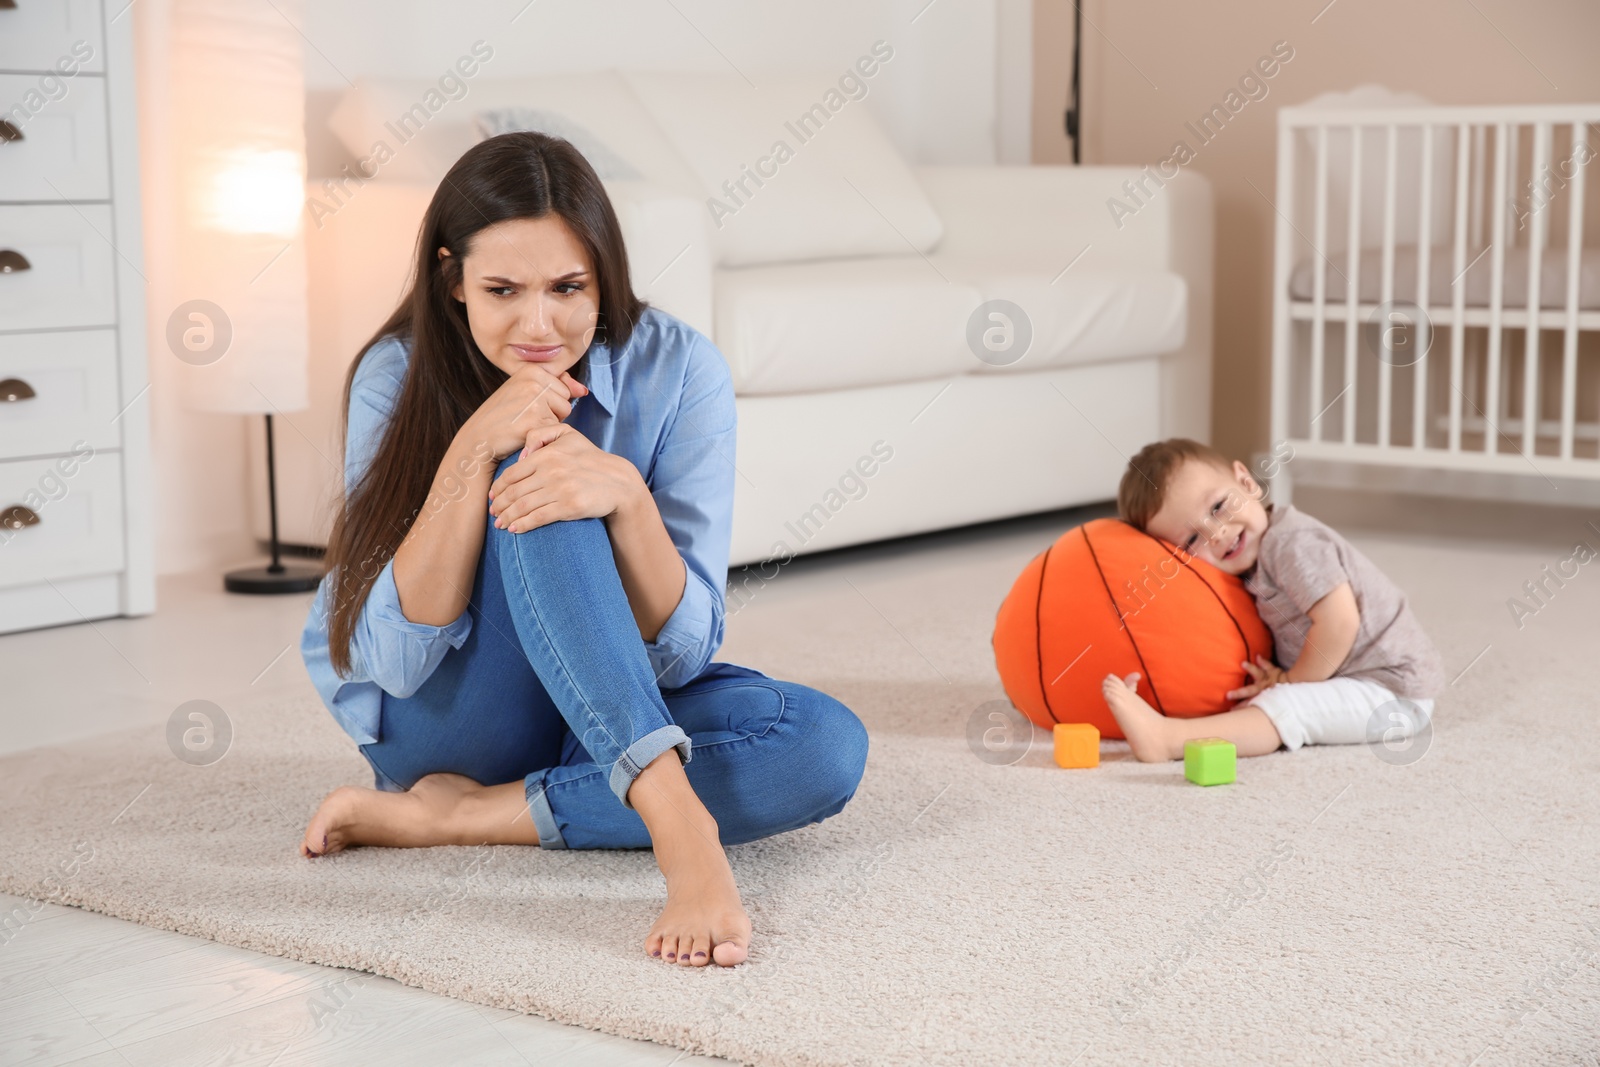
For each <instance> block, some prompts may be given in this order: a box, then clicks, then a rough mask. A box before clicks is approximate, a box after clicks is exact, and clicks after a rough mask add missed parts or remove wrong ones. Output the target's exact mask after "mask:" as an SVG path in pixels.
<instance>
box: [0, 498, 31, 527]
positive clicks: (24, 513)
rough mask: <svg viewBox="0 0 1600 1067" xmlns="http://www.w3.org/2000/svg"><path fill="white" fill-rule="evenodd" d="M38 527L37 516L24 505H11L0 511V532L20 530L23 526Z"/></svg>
mask: <svg viewBox="0 0 1600 1067" xmlns="http://www.w3.org/2000/svg"><path fill="white" fill-rule="evenodd" d="M37 525H39V516H38V514H37V513H36V512H35V511H34V510H33V509H32V508H30V507H28V506H26V505H24V504H12V505H11V506H10V507H9V508H6V509H5V510H4V511H0V530H20V529H22V528H23V527H24V526H37Z"/></svg>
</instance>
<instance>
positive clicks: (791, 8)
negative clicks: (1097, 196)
mask: <svg viewBox="0 0 1600 1067" xmlns="http://www.w3.org/2000/svg"><path fill="white" fill-rule="evenodd" d="M1032 2H1033V0H931V2H930V0H801V2H792V0H672V2H670V3H669V2H668V0H585V2H582V3H571V2H568V3H556V2H553V0H535V2H533V3H529V2H528V0H451V2H448V3H446V2H442V0H314V2H313V3H312V4H311V5H310V9H309V13H308V15H307V17H306V21H305V24H304V25H303V26H301V27H300V29H301V30H302V32H303V35H304V37H305V39H306V42H307V44H306V82H307V89H308V92H309V93H310V95H311V98H312V99H311V104H310V115H311V123H310V126H309V127H308V129H307V140H308V142H309V144H308V150H309V153H310V156H311V160H312V166H313V171H312V172H313V174H322V173H328V172H330V171H331V170H332V169H336V168H329V169H328V170H319V169H318V168H317V163H318V160H319V159H327V158H329V156H330V153H333V152H339V151H342V150H341V149H338V148H337V147H336V146H335V142H334V141H333V138H332V136H331V135H330V134H328V133H327V132H326V131H325V130H323V129H320V128H318V127H319V125H320V120H321V119H322V118H323V117H324V116H325V114H326V108H327V106H328V105H329V103H330V102H331V101H332V100H333V99H334V98H335V97H336V95H337V93H338V92H340V91H342V90H343V89H344V88H345V87H347V86H348V85H349V84H350V83H352V82H353V81H355V80H356V79H358V78H361V77H403V78H419V77H420V78H430V79H432V78H436V77H438V76H439V75H440V74H441V73H443V72H444V70H445V69H446V68H447V67H448V66H449V65H451V64H452V63H454V62H455V60H456V59H457V58H458V57H459V56H461V55H463V54H464V53H466V52H467V51H468V50H469V48H470V47H471V45H472V43H473V42H474V41H476V40H478V39H482V40H485V41H487V42H489V43H490V44H491V45H492V46H493V47H494V49H495V55H494V59H493V62H492V65H491V66H490V67H486V68H485V70H484V74H485V76H488V77H494V78H515V77H527V76H531V75H537V74H545V73H555V72H560V71H563V70H582V69H605V68H611V67H632V68H637V69H646V70H707V71H715V70H730V69H733V70H738V71H741V72H743V73H744V74H745V76H746V77H749V78H751V79H752V80H755V81H757V84H759V78H760V77H761V75H762V74H763V73H764V72H772V73H791V72H797V71H810V70H825V71H831V70H834V69H837V70H838V71H840V72H843V71H844V70H845V68H846V67H847V66H849V65H850V64H852V63H853V62H854V61H855V60H856V59H857V57H859V56H861V55H862V54H864V53H866V52H868V51H869V50H870V49H871V47H872V44H873V42H874V41H876V40H879V39H882V40H885V41H887V42H889V43H890V44H891V45H892V46H893V47H894V49H895V58H894V61H893V63H892V64H890V65H888V66H885V67H884V68H883V71H882V74H881V75H880V76H879V77H878V78H875V79H874V84H873V87H872V92H871V94H870V95H869V96H868V97H867V100H866V104H867V107H868V108H869V109H870V110H871V111H872V113H873V115H874V117H876V118H877V119H878V121H879V122H880V123H881V124H882V125H883V127H884V128H885V130H886V131H887V132H888V134H889V136H890V137H891V138H892V139H893V140H894V142H895V143H896V144H897V146H898V147H899V148H900V150H901V151H902V152H903V153H904V154H905V156H906V157H907V158H908V159H910V160H912V161H915V162H920V163H993V162H995V161H996V160H997V159H1003V160H1005V161H1006V162H1023V161H1024V159H1025V156H1024V157H1023V158H1018V156H1019V155H1021V153H1019V151H1018V144H1017V139H1016V131H1017V130H1018V129H1019V128H1023V129H1025V128H1027V123H1028V118H1027V115H1026V110H1027V108H1028V107H1029V106H1030V104H1031V99H1030V98H1029V97H1028V95H1027V94H1025V93H1019V92H1017V91H1016V90H1017V83H1018V81H1019V79H1026V78H1029V77H1031V72H1030V71H1027V70H1023V69H1020V68H1019V67H1018V66H1017V62H1018V59H1017V57H1018V56H1024V57H1025V56H1027V55H1028V54H1029V53H1030V50H1029V49H1028V48H1026V47H1020V42H1021V41H1022V40H1024V39H1028V38H1031V33H1032V24H1031V18H1025V17H1020V16H1021V14H1022V13H1024V12H1026V11H1027V10H1031V5H1032ZM171 3H172V0H140V3H139V4H137V5H134V7H133V9H132V10H133V15H134V17H135V18H136V19H137V20H138V25H139V38H140V63H141V71H140V75H141V92H142V93H143V94H144V95H143V98H142V99H141V105H140V106H141V138H142V140H143V142H144V147H145V155H146V159H145V161H144V165H143V173H144V179H145V189H146V194H145V199H146V204H145V223H146V231H147V247H148V248H149V250H150V251H149V259H150V267H151V270H150V279H151V289H150V294H151V295H150V300H151V303H150V309H149V310H150V322H151V324H152V325H151V328H152V331H156V330H157V329H158V328H160V327H162V326H163V325H164V324H165V322H166V319H167V314H168V312H169V311H170V308H171V307H172V306H173V304H174V302H175V297H174V295H173V294H171V293H170V292H167V291H165V290H164V288H163V286H162V276H163V269H162V268H163V263H162V260H161V257H162V255H163V248H165V247H168V246H170V241H168V240H167V237H166V229H167V227H169V226H170V220H171V219H172V217H173V215H172V212H174V211H176V210H177V209H178V207H177V204H176V203H175V198H174V197H173V196H172V195H171V174H170V167H169V166H166V165H165V163H164V160H165V158H166V153H167V152H168V150H169V147H168V144H167V141H166V137H167V133H166V130H167V123H166V112H165V109H166V108H167V107H168V106H169V101H168V99H167V94H166V92H165V79H164V77H163V74H162V71H163V69H164V68H165V64H164V63H163V62H162V56H163V54H164V52H165V50H166V40H167V35H168V30H167V25H168V19H169V17H170V10H171ZM1002 9H1003V10H1002ZM1019 35H1021V37H1019ZM1000 56H1005V57H1008V58H1007V59H1006V61H1005V62H1004V63H1002V62H1001V60H1000V59H999V58H998V57H1000ZM1018 109H1021V111H1020V112H1019V111H1018ZM997 112H1003V114H999V115H997ZM1008 131H1009V132H1008ZM150 351H151V353H152V355H151V358H152V361H153V362H155V363H156V364H157V365H156V366H153V367H152V373H151V378H152V413H153V416H154V420H155V422H154V428H153V433H154V436H153V442H152V446H153V449H154V458H155V465H156V471H157V491H158V493H159V495H160V501H159V511H158V515H159V519H158V529H157V545H156V552H157V570H158V572H159V573H163V574H165V573H171V572H175V571H184V570H193V569H212V570H221V569H225V568H226V567H228V566H230V565H235V564H239V563H245V562H249V561H250V560H251V559H252V557H254V555H255V547H254V539H253V538H252V536H251V534H250V527H251V522H250V509H251V507H252V505H253V504H254V503H256V502H255V501H254V499H253V497H254V495H258V494H253V493H252V486H253V484H254V483H255V482H257V481H259V480H260V475H259V473H258V472H256V471H255V470H254V469H253V467H252V465H251V462H250V460H249V454H248V451H247V446H248V443H249V441H250V439H252V438H254V437H257V436H259V435H260V434H261V433H262V420H261V418H260V417H259V416H250V417H245V416H225V415H209V414H201V413H196V412H190V411H187V410H185V409H184V408H183V407H182V406H181V405H180V404H179V403H178V400H177V395H176V382H175V380H174V379H175V375H173V374H172V373H171V370H172V368H169V367H164V366H161V365H160V363H161V361H162V360H163V359H164V358H165V356H166V348H165V344H164V342H163V341H162V339H161V337H160V336H158V335H157V334H156V333H154V332H153V333H152V338H151V348H150ZM163 372H166V373H163ZM292 419H293V414H292V413H291V414H288V415H286V416H285V417H284V418H280V419H278V420H276V421H277V422H278V434H279V438H278V439H279V441H280V442H282V441H284V440H285V439H286V437H288V436H289V435H292V434H293V433H295V430H294V427H293V426H292V424H286V423H292Z"/></svg>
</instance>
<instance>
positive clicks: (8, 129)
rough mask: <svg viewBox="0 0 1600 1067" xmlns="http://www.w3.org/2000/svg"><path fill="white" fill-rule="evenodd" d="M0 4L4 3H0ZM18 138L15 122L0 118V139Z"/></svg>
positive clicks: (19, 136)
mask: <svg viewBox="0 0 1600 1067" xmlns="http://www.w3.org/2000/svg"><path fill="white" fill-rule="evenodd" d="M0 6H4V5H3V4H0ZM20 140H22V131H21V130H19V129H17V127H16V124H15V123H12V122H8V121H7V120H5V119H0V141H20Z"/></svg>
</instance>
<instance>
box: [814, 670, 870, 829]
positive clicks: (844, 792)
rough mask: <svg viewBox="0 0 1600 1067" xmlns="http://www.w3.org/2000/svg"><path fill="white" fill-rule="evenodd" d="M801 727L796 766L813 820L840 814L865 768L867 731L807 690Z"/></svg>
mask: <svg viewBox="0 0 1600 1067" xmlns="http://www.w3.org/2000/svg"><path fill="white" fill-rule="evenodd" d="M803 702H804V704H805V705H806V706H805V710H804V713H803V714H800V715H798V716H797V719H798V721H799V722H800V723H801V724H802V728H803V733H802V735H801V736H802V738H803V746H804V753H803V754H801V755H800V758H799V759H798V760H797V763H798V764H799V766H800V767H801V768H803V776H804V778H803V780H804V781H805V782H806V785H807V793H808V795H809V796H810V798H811V802H812V803H813V804H814V805H816V807H817V809H818V810H817V813H816V818H818V819H821V818H826V817H827V816H829V815H833V814H836V813H837V812H839V811H840V810H841V809H843V807H844V806H845V804H846V803H848V802H849V800H850V798H851V797H853V796H855V792H856V787H857V786H859V785H860V784H861V777H862V775H863V774H864V773H865V772H866V767H867V747H868V741H867V728H866V727H865V726H864V725H862V722H861V720H860V718H858V717H857V716H856V713H855V712H853V711H851V710H850V709H849V708H847V707H846V706H845V705H844V704H842V703H840V702H839V701H838V700H835V699H834V698H833V697H831V696H828V695H827V694H826V693H822V692H819V691H817V690H815V689H810V690H806V695H805V696H804V697H803Z"/></svg>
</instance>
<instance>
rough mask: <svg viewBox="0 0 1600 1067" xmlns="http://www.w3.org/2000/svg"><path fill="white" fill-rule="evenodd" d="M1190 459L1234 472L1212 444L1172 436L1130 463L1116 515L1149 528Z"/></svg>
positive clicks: (1125, 474)
mask: <svg viewBox="0 0 1600 1067" xmlns="http://www.w3.org/2000/svg"><path fill="white" fill-rule="evenodd" d="M1191 459H1197V460H1201V461H1203V462H1205V463H1210V464H1211V465H1213V466H1215V467H1220V468H1221V469H1222V470H1231V469H1233V461H1232V460H1231V459H1229V458H1228V457H1227V456H1224V455H1223V454H1222V453H1221V452H1218V451H1217V450H1216V449H1214V448H1212V447H1211V446H1210V445H1203V444H1201V443H1200V442H1199V441H1191V440H1190V439H1189V438H1187V437H1169V438H1168V439H1167V440H1165V441H1157V442H1156V443H1155V444H1150V445H1145V446H1144V447H1143V448H1141V449H1140V450H1139V454H1138V455H1136V456H1134V457H1133V458H1132V459H1130V460H1128V469H1127V470H1126V471H1124V472H1123V474H1122V484H1121V485H1120V486H1118V487H1117V514H1118V515H1120V516H1121V517H1122V521H1123V522H1126V523H1129V524H1131V525H1133V526H1136V527H1138V528H1139V529H1141V530H1143V529H1146V528H1147V527H1148V526H1149V525H1150V520H1151V519H1153V518H1155V516H1156V513H1157V512H1159V511H1160V510H1161V505H1162V503H1163V502H1164V501H1165V499H1166V495H1167V485H1168V483H1170V482H1171V481H1172V475H1173V474H1174V473H1175V472H1176V471H1177V469H1178V468H1179V467H1180V466H1182V465H1183V464H1184V463H1185V462H1187V461H1188V460H1191Z"/></svg>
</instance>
